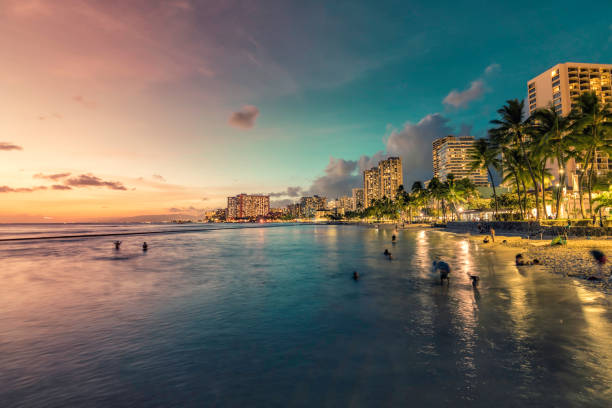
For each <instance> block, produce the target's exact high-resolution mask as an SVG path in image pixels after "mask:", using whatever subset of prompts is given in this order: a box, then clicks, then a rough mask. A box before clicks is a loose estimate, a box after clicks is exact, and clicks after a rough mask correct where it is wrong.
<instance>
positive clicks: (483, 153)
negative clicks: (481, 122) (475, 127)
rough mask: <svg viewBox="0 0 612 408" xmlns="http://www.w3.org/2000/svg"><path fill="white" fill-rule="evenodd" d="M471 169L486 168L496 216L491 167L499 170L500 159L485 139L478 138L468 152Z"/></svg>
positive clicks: (495, 197) (496, 208)
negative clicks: (491, 188)
mask: <svg viewBox="0 0 612 408" xmlns="http://www.w3.org/2000/svg"><path fill="white" fill-rule="evenodd" d="M470 160H471V169H470V171H474V170H477V169H486V170H487V173H488V174H489V178H490V179H491V187H493V201H495V218H497V211H498V205H497V192H496V191H495V181H494V180H493V172H492V171H491V169H494V170H496V171H500V170H501V160H500V159H499V152H498V150H497V149H496V148H495V147H494V145H493V144H492V143H490V142H489V141H488V140H487V139H478V140H476V143H475V144H474V149H473V150H472V153H471V154H470Z"/></svg>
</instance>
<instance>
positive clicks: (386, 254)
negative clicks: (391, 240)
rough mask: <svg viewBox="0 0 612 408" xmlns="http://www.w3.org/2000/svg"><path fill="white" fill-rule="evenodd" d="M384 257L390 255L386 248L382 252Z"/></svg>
mask: <svg viewBox="0 0 612 408" xmlns="http://www.w3.org/2000/svg"><path fill="white" fill-rule="evenodd" d="M383 255H384V256H389V255H391V252H389V250H388V249H387V248H385V252H383Z"/></svg>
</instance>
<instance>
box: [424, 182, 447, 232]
mask: <svg viewBox="0 0 612 408" xmlns="http://www.w3.org/2000/svg"><path fill="white" fill-rule="evenodd" d="M427 190H428V192H429V196H430V197H431V198H432V199H433V200H434V205H436V204H437V205H436V207H437V206H438V205H439V206H440V207H442V213H443V214H444V221H446V210H445V207H444V190H445V187H444V184H443V183H442V182H441V181H440V179H439V178H437V177H434V178H432V179H431V181H430V182H429V185H428V186H427Z"/></svg>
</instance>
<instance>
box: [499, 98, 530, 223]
mask: <svg viewBox="0 0 612 408" xmlns="http://www.w3.org/2000/svg"><path fill="white" fill-rule="evenodd" d="M524 107H525V101H523V100H521V101H519V100H518V99H511V100H508V101H506V105H504V106H503V107H501V108H500V109H498V110H497V113H498V114H499V116H500V118H499V119H494V120H492V121H491V123H492V124H494V125H496V126H497V127H495V128H493V129H490V130H489V136H490V137H491V139H492V140H493V141H494V143H495V145H497V146H502V145H505V146H508V145H515V146H518V148H519V151H520V153H521V156H522V159H523V161H524V163H525V164H526V166H527V169H528V171H529V175H530V176H531V180H532V182H533V185H534V188H535V199H536V217H537V218H538V219H540V200H539V196H538V182H537V179H536V175H535V171H534V166H533V165H532V163H531V160H530V158H529V155H528V151H527V147H526V142H527V137H528V133H529V121H528V120H525V119H523V110H524Z"/></svg>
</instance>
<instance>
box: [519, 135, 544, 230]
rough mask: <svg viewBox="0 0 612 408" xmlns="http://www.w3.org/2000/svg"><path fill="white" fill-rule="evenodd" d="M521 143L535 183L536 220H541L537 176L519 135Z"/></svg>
mask: <svg viewBox="0 0 612 408" xmlns="http://www.w3.org/2000/svg"><path fill="white" fill-rule="evenodd" d="M519 142H520V144H521V152H522V153H523V158H524V159H525V162H526V163H527V169H528V170H529V175H530V176H531V181H533V188H534V192H535V200H536V219H538V220H539V219H540V198H539V196H538V182H537V181H536V177H535V174H534V172H533V167H532V166H531V160H529V156H527V152H526V151H525V146H524V144H523V136H522V135H519Z"/></svg>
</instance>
